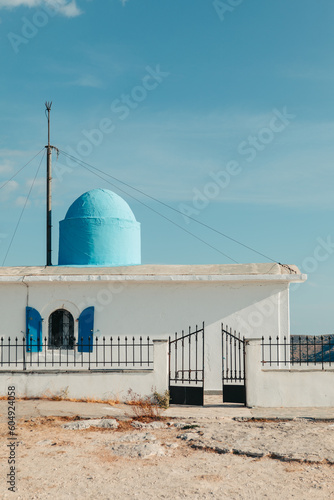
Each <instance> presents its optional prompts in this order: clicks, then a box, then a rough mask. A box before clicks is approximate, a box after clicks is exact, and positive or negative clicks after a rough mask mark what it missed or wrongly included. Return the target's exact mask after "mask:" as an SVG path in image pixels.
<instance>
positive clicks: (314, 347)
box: [262, 335, 334, 369]
mask: <svg viewBox="0 0 334 500" xmlns="http://www.w3.org/2000/svg"><path fill="white" fill-rule="evenodd" d="M333 362H334V335H321V336H308V335H300V336H296V335H294V336H291V337H290V340H289V341H288V340H287V337H284V338H283V342H282V341H280V339H279V337H278V336H277V337H276V338H272V337H269V339H268V340H266V341H265V339H264V337H262V365H267V366H288V365H290V366H304V367H305V366H315V367H318V368H320V367H321V368H322V369H324V367H325V366H327V365H328V366H329V367H330V366H331V365H332V363H333Z"/></svg>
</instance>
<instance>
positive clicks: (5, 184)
mask: <svg viewBox="0 0 334 500" xmlns="http://www.w3.org/2000/svg"><path fill="white" fill-rule="evenodd" d="M42 151H44V148H43V149H41V150H40V151H39V152H38V153H37V154H36V155H35V156H34V157H33V158H31V160H29V161H28V163H26V164H25V165H23V167H21V168H20V170H18V171H17V172H16V173H15V174H14V175H13V176H12V177H11V178H10V179H8V181H6V182H5V183H4V184H3V185H2V186H0V189H2V188H4V187H5V186H7V184H8V183H9V182H10V181H11V180H13V179H14V177H16V176H17V175H18V174H19V173H20V172H21V171H22V170H23V169H24V168H25V167H27V166H28V165H29V163H31V162H32V161H33V160H34V159H35V158H37V156H38V155H40V154H41V153H42Z"/></svg>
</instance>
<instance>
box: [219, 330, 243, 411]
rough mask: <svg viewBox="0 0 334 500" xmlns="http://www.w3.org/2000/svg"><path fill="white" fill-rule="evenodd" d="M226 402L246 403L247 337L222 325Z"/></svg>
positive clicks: (224, 396)
mask: <svg viewBox="0 0 334 500" xmlns="http://www.w3.org/2000/svg"><path fill="white" fill-rule="evenodd" d="M221 332H222V379H223V401H224V403H243V404H246V373H245V338H244V337H241V334H240V333H239V332H236V331H235V330H232V328H228V326H226V325H225V326H224V325H223V324H222V325H221Z"/></svg>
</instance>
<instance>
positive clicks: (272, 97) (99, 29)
mask: <svg viewBox="0 0 334 500" xmlns="http://www.w3.org/2000/svg"><path fill="white" fill-rule="evenodd" d="M333 21H334V5H333V3H332V2H331V1H330V0H324V1H323V2H321V3H319V2H317V1H315V0H314V1H313V0H294V1H293V2H291V0H280V2H273V1H268V0H257V1H256V2H252V1H250V0H226V1H223V0H221V1H211V0H207V1H203V0H183V1H182V2H180V1H179V0H160V1H157V0H146V1H143V0H142V1H140V0H128V1H126V2H124V1H123V2H121V1H120V0H90V1H89V0H77V1H67V0H48V1H46V0H45V1H43V0H0V34H1V35H0V36H1V52H0V65H1V66H0V67H1V73H0V105H1V114H0V186H1V185H3V184H4V183H5V182H6V181H7V180H8V179H10V178H11V176H12V175H13V174H14V173H15V172H16V171H17V170H18V169H19V168H21V167H22V166H23V165H24V164H25V163H26V162H27V161H28V160H30V159H31V158H32V157H33V156H34V155H35V154H36V153H38V152H39V151H41V150H42V149H43V146H45V144H46V140H47V136H46V119H45V116H44V102H45V101H46V100H52V101H53V108H52V143H53V144H54V145H55V146H57V147H58V148H59V149H61V150H62V151H65V152H67V153H70V154H73V155H75V156H77V157H79V158H80V159H81V160H83V161H85V162H88V163H90V164H92V165H94V166H96V167H97V168H99V169H101V170H103V171H105V172H107V173H109V174H111V175H113V176H115V177H117V178H119V179H121V180H123V181H124V182H126V183H129V184H131V185H133V186H135V187H137V188H138V189H140V190H142V191H145V192H146V193H148V194H149V195H150V196H153V197H155V198H158V199H160V200H161V201H163V202H165V203H167V204H170V205H172V206H173V207H174V208H176V209H178V210H180V211H181V212H183V213H185V214H190V215H192V216H193V217H194V218H196V219H198V220H200V221H201V222H204V223H206V224H209V225H211V226H213V227H215V228H217V229H219V230H220V231H222V232H224V233H226V234H228V235H229V236H231V237H233V238H235V239H237V240H240V241H242V242H243V243H245V244H246V245H248V246H250V247H253V248H255V249H257V250H258V251H259V252H261V253H263V254H265V255H267V256H269V257H270V258H272V259H274V260H277V261H279V262H283V263H289V264H297V265H298V266H299V267H300V268H301V270H302V271H303V272H305V273H307V274H308V276H309V279H308V282H307V283H305V284H304V285H302V286H300V287H299V288H298V289H296V290H294V289H293V288H292V291H291V327H292V332H293V333H301V334H304V333H309V334H314V333H317V334H318V333H329V332H333V323H334V313H333V279H334V266H333V260H334V249H333V244H332V241H334V222H333V221H334V217H333V215H334V210H333V207H334V201H333V194H332V193H333V187H334V173H333V156H334V141H333V137H334V119H333V117H334V93H333V83H334V65H333V62H334V55H333V54H334V51H333V48H334V33H333V28H332V27H333ZM41 158H42V154H41V155H39V156H38V157H37V158H36V159H35V160H34V161H33V162H32V163H31V164H29V165H28V166H27V167H26V168H25V169H23V170H22V172H20V173H19V175H17V176H16V177H15V178H14V179H13V180H12V181H10V182H9V183H8V184H7V185H6V186H5V187H4V188H3V189H1V190H0V203H1V212H0V261H1V262H0V264H1V263H2V262H3V259H4V257H5V255H6V253H7V250H8V246H9V244H10V242H11V239H12V236H13V231H14V229H15V226H16V224H17V221H18V219H19V217H20V214H21V211H22V208H23V206H24V204H25V201H26V197H27V194H28V192H29V189H30V187H31V183H32V180H33V179H34V177H35V175H36V171H37V168H38V165H39V162H40V159H41ZM53 166H54V181H53V203H54V214H53V216H54V234H53V237H54V245H53V247H54V256H53V261H54V263H57V238H58V221H59V220H61V219H63V218H64V216H65V213H66V210H67V208H68V207H69V205H70V204H71V203H72V201H74V199H75V198H76V197H77V196H79V195H80V194H82V193H83V192H85V191H87V190H88V189H92V188H95V187H105V188H110V189H114V190H115V191H116V192H118V193H119V194H121V195H122V196H124V198H125V199H126V200H127V201H128V202H129V204H130V205H131V207H132V209H133V211H134V212H135V215H136V217H137V219H138V220H139V221H140V222H141V223H142V239H143V247H142V252H143V262H144V263H167V264H168V263H170V264H174V263H183V264H192V263H197V264H205V263H228V262H230V261H229V260H228V258H226V257H224V256H223V255H222V254H221V253H219V252H217V251H215V250H213V249H211V248H210V247H208V246H206V245H204V244H203V243H201V242H200V241H198V240H196V239H193V238H192V237H191V236H190V235H189V234H187V233H184V232H182V231H181V230H180V229H179V228H178V227H176V226H174V225H172V224H171V223H169V222H168V221H166V220H165V219H162V218H161V217H159V216H158V215H157V214H155V213H154V212H152V211H150V210H149V209H147V208H146V207H145V206H143V205H141V204H140V203H139V202H138V201H137V200H134V199H133V198H131V197H130V196H128V195H126V194H124V193H122V192H120V191H117V190H116V188H114V187H113V186H112V185H110V184H108V183H107V182H105V181H104V180H102V179H101V178H99V177H96V176H95V175H92V174H91V173H90V172H88V171H87V170H85V169H82V168H81V167H79V166H73V164H69V163H68V161H67V159H66V156H65V155H60V157H59V159H58V161H57V159H56V156H54V158H53ZM44 178H45V165H44V160H43V163H42V164H41V168H40V170H39V172H38V175H37V179H36V182H35V183H34V186H33V189H32V191H31V195H30V197H29V200H28V203H27V207H26V210H25V211H24V213H23V216H22V219H21V222H20V225H19V228H18V231H17V233H16V235H15V238H14V240H13V242H12V245H11V247H10V251H9V253H8V256H7V258H6V261H5V265H43V264H44V263H45V250H44V239H45V227H44V208H45V202H44V199H45V194H44V190H45V181H44ZM109 181H111V182H112V180H111V179H110V178H109ZM125 189H126V190H128V188H125ZM128 191H129V193H130V190H128ZM131 194H133V195H134V196H135V197H136V198H139V199H140V201H143V202H144V203H146V204H147V205H149V206H150V207H152V208H154V209H155V210H158V211H159V212H161V213H162V214H163V215H165V216H166V217H169V218H171V219H173V220H174V222H175V223H176V224H179V225H181V226H182V227H184V228H185V229H187V230H188V231H191V232H193V233H195V234H196V235H197V236H198V237H199V238H201V239H204V240H205V241H207V242H208V243H209V244H210V245H212V246H214V247H216V248H217V249H218V250H220V251H221V252H223V253H225V254H227V255H229V256H230V257H231V258H233V259H234V260H236V261H238V262H261V261H265V259H264V258H263V257H261V256H259V255H258V254H256V253H252V252H251V251H249V250H246V249H245V248H244V247H241V246H238V245H236V244H234V243H233V242H231V241H229V240H226V239H224V238H222V237H220V236H218V235H217V234H215V233H211V232H210V231H208V230H206V229H205V228H203V227H201V226H198V225H197V224H196V223H195V222H193V221H189V219H187V218H186V217H185V216H182V215H181V214H177V213H175V212H174V213H173V212H171V211H168V209H166V208H164V207H162V206H159V205H158V204H156V203H154V202H153V201H152V200H150V199H147V198H145V197H144V196H143V195H138V193H136V192H133V191H132V192H131ZM319 245H320V246H319Z"/></svg>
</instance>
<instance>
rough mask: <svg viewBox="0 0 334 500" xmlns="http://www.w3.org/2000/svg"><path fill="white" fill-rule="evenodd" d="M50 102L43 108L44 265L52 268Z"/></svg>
mask: <svg viewBox="0 0 334 500" xmlns="http://www.w3.org/2000/svg"><path fill="white" fill-rule="evenodd" d="M51 106H52V102H46V103H45V107H46V111H47V118H48V145H47V146H45V147H46V149H47V156H46V265H47V266H52V192H51V182H52V173H51V168H52V146H51V144H50V112H51Z"/></svg>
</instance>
